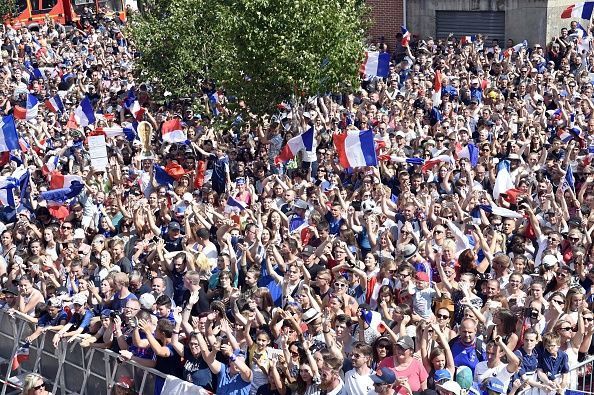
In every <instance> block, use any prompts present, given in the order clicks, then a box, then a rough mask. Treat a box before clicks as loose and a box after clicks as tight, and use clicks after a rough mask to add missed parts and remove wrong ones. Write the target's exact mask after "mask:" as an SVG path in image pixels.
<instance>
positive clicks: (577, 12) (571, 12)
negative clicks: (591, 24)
mask: <svg viewBox="0 0 594 395" xmlns="http://www.w3.org/2000/svg"><path fill="white" fill-rule="evenodd" d="M593 10H594V1H582V2H579V3H575V4H573V5H570V6H569V7H567V8H566V9H564V10H563V12H562V13H561V18H563V19H567V18H582V19H590V18H591V17H592V11H593Z"/></svg>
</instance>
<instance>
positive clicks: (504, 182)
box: [493, 160, 515, 199]
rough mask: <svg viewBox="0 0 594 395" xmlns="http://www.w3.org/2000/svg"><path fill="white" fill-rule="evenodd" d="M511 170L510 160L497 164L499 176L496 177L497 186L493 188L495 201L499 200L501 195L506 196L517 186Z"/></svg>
mask: <svg viewBox="0 0 594 395" xmlns="http://www.w3.org/2000/svg"><path fill="white" fill-rule="evenodd" d="M509 169H510V168H509V161H508V160H502V161H501V162H499V163H498V164H497V176H496V177H495V185H494V186H493V197H494V198H495V199H499V195H502V194H505V193H506V192H507V191H508V190H510V189H513V188H514V186H515V185H514V182H513V180H512V178H511V174H510V170H509Z"/></svg>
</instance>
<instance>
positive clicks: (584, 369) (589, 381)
mask: <svg viewBox="0 0 594 395" xmlns="http://www.w3.org/2000/svg"><path fill="white" fill-rule="evenodd" d="M571 370H572V371H575V372H576V375H577V388H572V390H573V389H575V390H577V391H579V392H583V393H586V394H594V377H593V376H594V357H590V358H588V359H586V360H585V361H583V362H580V363H579V364H577V366H575V367H574V368H573V369H571Z"/></svg>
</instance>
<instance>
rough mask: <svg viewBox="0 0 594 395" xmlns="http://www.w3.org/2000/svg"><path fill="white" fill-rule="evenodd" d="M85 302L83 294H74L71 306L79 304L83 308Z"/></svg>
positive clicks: (85, 297)
mask: <svg viewBox="0 0 594 395" xmlns="http://www.w3.org/2000/svg"><path fill="white" fill-rule="evenodd" d="M86 301H87V296H86V295H83V294H76V295H74V296H73V297H72V304H79V305H81V306H84V304H85V303H86Z"/></svg>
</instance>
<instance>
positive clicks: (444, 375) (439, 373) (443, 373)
mask: <svg viewBox="0 0 594 395" xmlns="http://www.w3.org/2000/svg"><path fill="white" fill-rule="evenodd" d="M433 379H434V380H435V382H438V381H441V380H451V379H452V374H451V373H450V371H449V370H447V369H439V370H436V371H435V373H434V374H433Z"/></svg>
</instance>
